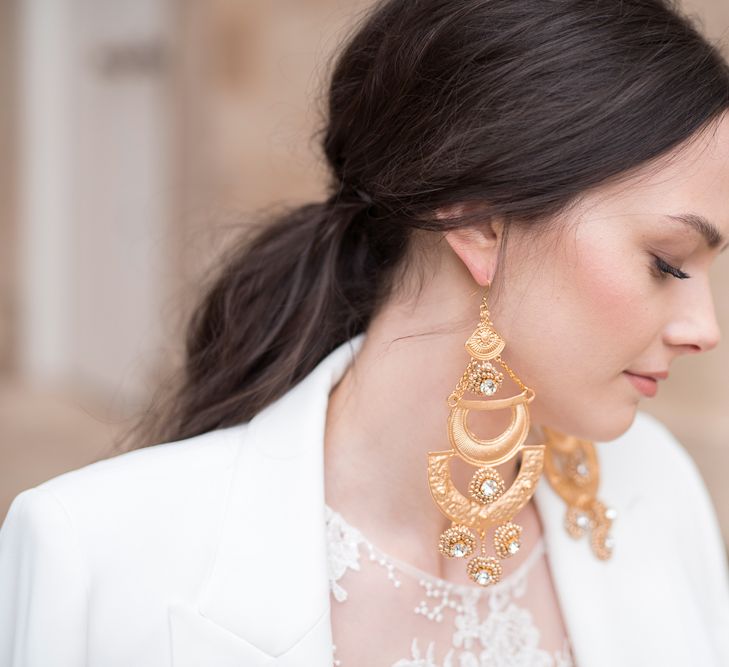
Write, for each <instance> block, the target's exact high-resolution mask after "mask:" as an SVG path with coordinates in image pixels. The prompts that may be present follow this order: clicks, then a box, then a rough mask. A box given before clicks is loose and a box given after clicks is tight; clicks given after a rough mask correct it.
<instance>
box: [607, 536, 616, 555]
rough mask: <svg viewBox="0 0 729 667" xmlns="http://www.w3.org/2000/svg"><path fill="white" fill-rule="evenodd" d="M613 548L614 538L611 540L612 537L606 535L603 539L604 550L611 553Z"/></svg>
mask: <svg viewBox="0 0 729 667" xmlns="http://www.w3.org/2000/svg"><path fill="white" fill-rule="evenodd" d="M614 546H615V538H613V536H612V535H607V536H606V537H605V548H606V549H608V550H609V551H612V549H613V547H614Z"/></svg>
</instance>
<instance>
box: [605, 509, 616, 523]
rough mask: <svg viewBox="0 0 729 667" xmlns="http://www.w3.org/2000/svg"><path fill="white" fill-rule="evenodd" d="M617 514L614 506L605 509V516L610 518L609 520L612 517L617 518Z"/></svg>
mask: <svg viewBox="0 0 729 667" xmlns="http://www.w3.org/2000/svg"><path fill="white" fill-rule="evenodd" d="M617 516H618V512H617V510H616V509H615V508H614V507H608V508H607V509H606V510H605V517H606V518H608V519H610V520H611V521H612V520H613V519H615V518H617Z"/></svg>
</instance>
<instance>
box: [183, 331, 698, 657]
mask: <svg viewBox="0 0 729 667" xmlns="http://www.w3.org/2000/svg"><path fill="white" fill-rule="evenodd" d="M364 335H365V334H364V333H362V334H359V335H358V336H356V337H354V338H352V339H351V340H349V341H347V342H345V343H343V344H342V345H340V346H339V347H337V348H336V349H335V350H333V351H332V352H331V353H330V354H329V355H328V356H327V357H325V358H324V359H323V360H322V361H321V362H320V363H319V364H318V365H317V367H316V368H315V369H314V370H313V371H312V372H311V373H310V374H309V375H307V376H306V377H305V378H304V379H303V380H302V381H301V382H299V383H298V384H297V385H296V386H294V387H293V388H292V389H291V390H289V391H288V392H287V393H286V394H285V395H284V396H282V397H281V398H280V399H279V400H277V401H275V402H274V403H272V404H271V405H269V406H268V407H267V408H266V409H264V410H263V411H261V412H260V413H259V414H257V415H256V416H255V417H254V418H253V419H252V420H251V421H250V422H249V423H247V424H243V425H241V426H238V427H234V428H233V431H234V432H235V433H236V437H240V440H241V444H240V446H239V448H238V454H237V458H236V461H235V464H234V471H233V475H232V483H231V489H230V494H229V499H230V500H229V504H228V506H227V509H226V516H225V518H224V522H223V527H222V530H221V537H220V541H219V543H218V547H217V550H216V555H215V558H214V561H213V563H212V565H211V569H210V572H209V575H208V577H207V579H206V580H205V582H204V584H203V585H202V587H201V589H200V593H199V595H198V596H197V598H196V599H195V600H194V601H193V602H188V601H187V600H175V601H173V602H172V603H171V604H170V609H169V612H170V625H171V641H172V653H173V659H172V664H173V666H174V667H193V666H196V665H200V664H215V665H216V666H219V667H228V666H230V667H233V666H234V665H236V666H237V665H247V666H248V667H258V666H259V665H277V666H278V667H294V666H300V665H310V666H311V667H319V666H324V665H327V666H329V665H331V664H332V653H331V645H332V635H331V624H330V597H329V577H328V571H327V545H326V531H325V514H324V504H325V497H324V458H323V455H324V448H323V443H324V428H325V424H326V416H327V406H328V402H329V393H330V391H331V390H332V388H333V387H334V386H335V385H336V383H337V382H338V381H339V379H340V378H341V377H342V375H343V374H344V372H345V370H346V369H347V367H348V366H349V364H350V363H351V362H352V359H353V358H354V355H355V354H356V353H357V351H358V350H359V348H360V347H361V345H362V342H363V340H364ZM625 438H627V436H625ZM619 440H621V439H619ZM620 444H622V446H623V447H627V446H630V444H631V443H630V442H629V441H628V440H626V441H625V442H622V443H620V442H618V441H616V442H615V443H608V444H605V445H602V444H599V447H603V449H602V450H600V449H599V451H598V453H599V455H600V456H602V455H603V454H605V455H607V454H608V449H607V448H612V447H615V446H619V445H620ZM610 451H612V450H610ZM618 451H619V450H618ZM623 460H624V459H623ZM609 462H610V458H609V457H608V464H609ZM616 473H617V474H616ZM610 475H611V484H612V488H610V489H609V491H606V492H605V496H604V497H605V498H606V499H614V500H610V504H611V505H613V506H614V507H615V508H616V509H617V510H618V516H619V520H618V521H616V524H615V526H614V528H613V535H614V537H615V538H616V543H617V545H618V546H617V547H616V553H615V554H614V555H613V558H612V559H611V560H608V561H598V560H597V558H595V557H594V556H593V555H592V553H591V552H590V549H589V545H588V544H587V541H586V539H585V538H583V539H582V540H579V541H576V540H573V539H572V538H570V537H569V536H568V535H567V534H566V531H565V529H564V527H563V519H564V513H565V505H564V503H563V502H562V501H561V499H560V498H559V497H558V496H557V495H556V494H555V493H554V491H553V490H552V489H551V487H550V486H549V485H548V483H547V481H546V479H545V478H544V476H543V477H542V478H541V479H540V481H539V483H538V484H537V489H536V491H535V495H534V502H535V505H536V507H537V510H538V514H539V516H540V519H541V521H542V528H543V531H544V540H545V546H546V548H547V556H548V558H549V560H550V565H551V572H552V577H553V581H554V585H555V590H556V593H557V597H558V600H559V602H560V606H561V610H562V614H563V617H564V620H565V624H566V626H567V631H568V633H569V635H570V638H571V641H572V645H573V650H574V652H575V657H576V659H577V662H578V664H580V665H589V666H590V667H613V666H614V665H616V664H662V665H664V666H665V665H678V664H710V658H709V661H708V662H706V663H701V662H700V661H698V662H693V663H692V662H691V660H688V661H687V662H681V661H683V660H687V659H688V658H690V657H692V656H686V655H684V653H682V649H681V646H682V645H683V644H681V643H680V642H677V643H676V645H675V646H672V645H671V639H670V638H671V636H672V635H671V633H675V635H673V636H675V637H682V636H684V635H685V633H686V632H687V631H691V630H692V629H693V626H694V625H695V624H696V622H698V619H691V618H687V616H686V615H684V614H682V613H680V612H677V611H676V610H677V608H678V606H679V601H681V600H684V599H686V598H687V596H688V593H687V592H686V591H684V590H682V588H681V586H680V580H681V572H680V571H676V567H675V561H671V560H670V559H668V560H667V559H665V558H661V556H662V552H663V550H664V549H665V548H666V547H665V545H662V544H661V540H660V537H659V536H660V535H661V532H660V531H656V532H654V533H653V534H651V533H650V531H648V532H646V531H647V526H649V525H650V522H651V521H654V520H655V513H659V514H660V512H661V509H662V508H660V507H656V506H652V505H651V504H650V502H646V500H647V499H646V498H642V499H641V497H640V493H639V490H636V491H634V492H632V493H628V494H625V493H624V492H623V493H621V489H620V487H619V486H618V485H619V483H620V479H619V478H620V470H619V469H616V470H613V471H611V472H610ZM601 497H602V492H601ZM641 500H642V502H641ZM631 549H639V550H641V558H640V559H637V558H635V557H632V558H631V557H630V552H629V550H631ZM636 563H644V566H642V567H641V568H640V570H639V571H636V570H635V567H636ZM641 605H644V609H645V611H641ZM636 606H637V607H636ZM628 607H629V608H630V612H631V613H629V614H626V613H625V611H626V608H628ZM636 608H637V611H636ZM659 625H660V627H661V629H662V631H664V632H665V634H664V637H665V639H664V640H663V641H664V643H665V646H666V647H667V648H666V649H665V654H661V656H660V658H661V659H660V660H657V657H658V656H657V654H656V651H655V648H656V643H655V638H653V639H652V641H651V640H649V638H648V637H647V636H646V633H648V634H650V633H651V631H652V632H655V630H656V628H657V627H659ZM697 632H700V629H699V630H697ZM693 657H697V656H696V655H695V654H694V656H693ZM626 660H627V661H626Z"/></svg>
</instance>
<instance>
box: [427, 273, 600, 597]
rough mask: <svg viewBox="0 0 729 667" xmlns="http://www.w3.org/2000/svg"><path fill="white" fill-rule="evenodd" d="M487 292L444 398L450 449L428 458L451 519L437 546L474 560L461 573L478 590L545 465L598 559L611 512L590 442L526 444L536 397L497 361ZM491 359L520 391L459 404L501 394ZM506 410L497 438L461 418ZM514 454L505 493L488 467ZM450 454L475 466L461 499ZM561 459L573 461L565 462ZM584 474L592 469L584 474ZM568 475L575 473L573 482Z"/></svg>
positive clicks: (491, 575) (513, 542) (489, 579)
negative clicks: (489, 543)
mask: <svg viewBox="0 0 729 667" xmlns="http://www.w3.org/2000/svg"><path fill="white" fill-rule="evenodd" d="M489 287H490V284H489V285H487V286H486V291H485V293H484V296H483V300H482V303H481V307H480V320H479V323H478V325H477V327H476V330H475V331H474V332H473V333H472V334H471V335H470V336H469V338H468V340H467V341H466V343H465V348H466V351H467V352H468V353H469V355H470V356H471V360H470V361H469V363H468V365H467V366H466V370H465V371H464V373H463V375H462V376H461V378H460V380H459V381H458V383H457V385H456V388H455V390H454V391H453V392H452V393H451V395H450V396H449V397H448V399H447V402H448V406H449V407H450V408H451V410H450V414H449V417H448V437H449V440H450V443H451V449H448V450H445V451H437V452H429V453H428V483H429V486H430V492H431V495H432V497H433V500H434V501H435V503H436V505H437V507H438V509H439V510H440V511H441V512H442V513H443V514H444V515H445V516H446V517H447V518H448V519H450V521H451V527H450V528H448V529H446V530H445V531H444V532H443V533H442V534H441V536H440V539H439V543H438V548H439V550H440V552H441V554H442V555H443V556H444V557H446V558H466V557H471V556H472V557H471V558H469V560H468V562H467V565H466V571H467V573H468V576H469V578H470V579H471V580H472V581H474V582H475V583H477V584H479V585H481V586H487V585H490V584H494V583H496V582H497V581H499V579H500V578H501V573H502V567H501V563H500V562H499V560H503V559H506V558H510V557H511V556H513V555H514V554H516V553H517V552H518V551H519V548H520V546H521V543H520V536H521V533H522V527H521V526H519V525H518V524H516V523H514V522H513V521H512V518H513V517H514V516H515V515H516V514H517V513H518V512H519V511H520V510H521V509H522V508H523V507H524V506H525V505H526V504H527V503H528V502H529V500H530V499H531V497H532V495H533V494H534V491H535V489H536V485H537V482H538V481H539V478H540V476H541V474H542V470H543V468H544V466H545V463H546V466H547V472H548V477H549V479H550V482H551V483H552V484H553V485H554V486H555V488H556V490H557V492H558V493H559V494H560V496H561V497H563V498H564V499H565V500H566V502H567V503H568V505H569V509H568V517H567V519H568V521H567V523H568V532H569V534H570V535H572V536H573V537H579V536H580V535H582V534H583V533H584V532H585V530H586V529H587V527H588V526H590V527H592V528H593V540H592V544H593V549H594V550H595V552H596V553H597V554H598V556H599V557H607V556H605V553H606V551H607V549H606V545H605V540H606V538H607V529H608V528H609V522H610V521H611V519H609V518H608V517H609V516H610V514H611V512H612V510H606V508H605V507H604V506H603V505H602V504H601V503H599V501H596V500H595V498H594V493H595V491H596V489H597V460H596V458H595V456H594V447H593V446H592V443H587V442H585V441H578V440H576V439H574V438H566V437H564V436H562V435H561V434H559V433H557V432H556V431H547V434H548V443H549V444H552V445H553V450H554V451H550V452H549V453H547V452H545V450H546V449H547V445H546V444H540V445H525V444H524V442H525V440H526V438H527V436H528V434H529V411H528V408H527V405H528V404H529V403H531V402H532V401H533V400H534V396H535V395H534V391H533V390H532V389H530V388H528V387H526V386H525V385H524V384H523V383H522V382H521V380H519V378H518V377H517V376H516V374H515V373H514V372H513V371H512V370H511V368H509V366H508V365H507V364H506V362H505V361H504V360H503V359H502V358H501V353H502V351H503V350H504V348H505V347H506V342H505V341H504V339H503V338H502V337H501V336H500V335H499V334H498V333H497V332H496V330H495V329H494V325H493V322H491V318H490V313H489V310H488V305H487V302H486V297H487V295H488V289H489ZM492 361H495V362H497V363H498V364H499V365H500V366H502V367H503V368H504V370H505V371H506V372H507V373H508V375H509V376H510V377H511V378H512V379H513V380H514V381H515V382H516V384H517V385H518V386H519V387H520V388H521V389H522V391H521V393H519V394H517V395H515V396H510V397H508V398H501V399H491V400H469V399H464V398H463V395H464V394H465V392H466V391H470V392H472V393H474V394H476V395H477V396H479V397H490V396H493V395H494V394H496V393H497V392H498V391H499V389H500V387H501V384H502V382H503V379H504V376H503V374H502V373H501V372H500V371H499V370H497V368H496V367H495V366H494V365H493V364H492V363H491V362H492ZM506 408H510V409H511V414H512V419H511V424H510V425H509V426H508V427H507V428H506V430H505V431H503V432H502V433H501V434H499V435H498V436H496V437H494V438H479V437H477V436H476V435H475V434H474V433H473V432H471V430H470V429H469V428H468V425H467V418H468V414H469V412H470V411H471V410H503V409H506ZM591 447H592V449H591ZM545 454H546V457H545ZM518 455H521V464H520V466H519V472H518V474H517V477H516V479H515V480H514V482H513V484H512V485H511V486H510V487H509V489H506V488H505V482H504V480H503V478H502V476H501V474H500V473H499V472H498V470H496V468H495V467H494V466H497V465H500V464H503V463H505V462H507V461H509V460H511V459H514V458H515V457H516V456H518ZM453 456H458V457H459V458H460V459H462V460H463V461H465V462H466V463H468V464H470V465H473V466H476V467H477V470H476V471H475V473H474V474H473V477H472V478H471V482H470V484H469V487H468V496H465V495H463V494H462V493H461V492H460V491H459V490H458V489H457V488H456V487H455V485H454V484H453V481H452V479H451V474H450V468H449V464H450V460H451V458H452V457H453ZM567 461H569V462H571V463H565V462H567ZM585 471H591V472H588V473H587V474H582V473H585ZM573 474H574V475H577V476H578V479H577V480H575V479H574V477H573ZM613 514H614V513H613ZM606 522H607V523H606ZM493 527H495V530H494V535H493V547H494V551H495V553H496V557H495V556H490V555H488V554H487V547H486V539H485V538H486V533H487V532H488V531H489V530H490V529H491V528H493ZM477 538H480V542H481V547H480V554H479V555H473V554H474V553H475V552H476V542H477ZM608 539H609V538H608Z"/></svg>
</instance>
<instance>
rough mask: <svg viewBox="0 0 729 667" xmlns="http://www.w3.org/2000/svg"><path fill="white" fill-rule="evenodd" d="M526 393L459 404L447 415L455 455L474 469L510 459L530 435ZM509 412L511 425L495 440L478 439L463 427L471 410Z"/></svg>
mask: <svg viewBox="0 0 729 667" xmlns="http://www.w3.org/2000/svg"><path fill="white" fill-rule="evenodd" d="M527 403H528V392H527V391H523V392H522V393H521V394H518V395H516V396H512V397H510V398H500V399H495V400H487V401H469V400H463V399H461V400H459V401H458V403H456V405H455V406H454V407H452V408H451V411H450V414H449V415H448V437H449V439H450V441H451V445H453V447H454V449H455V450H456V451H457V452H458V454H459V455H460V456H461V457H462V458H463V459H464V460H466V461H467V462H468V463H470V464H471V465H474V466H483V465H491V466H494V465H498V464H499V463H503V462H504V461H508V460H509V459H510V458H512V457H513V456H514V455H515V454H516V452H517V450H518V449H519V447H520V446H521V445H522V443H523V442H524V441H525V440H526V438H527V435H528V433H529V411H528V410H527ZM505 408H511V424H509V426H508V427H507V428H506V430H505V431H504V432H503V433H500V434H499V435H497V436H496V437H495V438H479V437H477V436H476V435H475V434H474V433H473V432H472V431H471V430H470V429H469V428H468V425H467V423H466V419H467V417H468V413H469V411H471V410H503V409H505Z"/></svg>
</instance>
